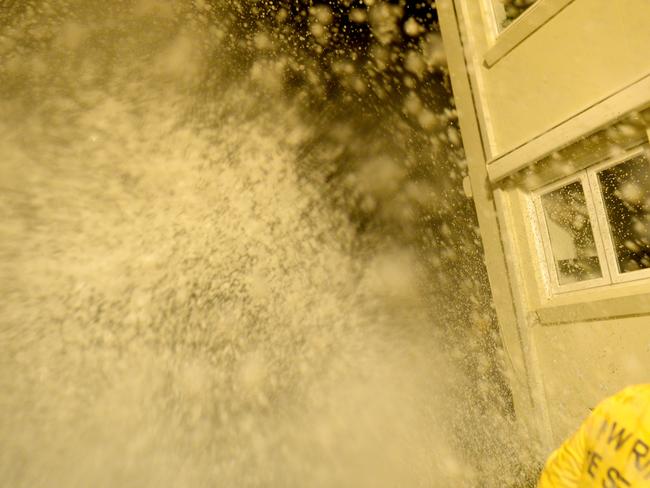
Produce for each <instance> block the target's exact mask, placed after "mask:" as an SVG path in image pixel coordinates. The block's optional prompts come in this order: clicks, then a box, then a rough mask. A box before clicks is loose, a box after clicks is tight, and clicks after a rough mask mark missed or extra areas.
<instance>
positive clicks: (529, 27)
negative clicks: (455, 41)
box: [485, 0, 573, 68]
mask: <svg viewBox="0 0 650 488" xmlns="http://www.w3.org/2000/svg"><path fill="white" fill-rule="evenodd" d="M572 1H573V0H537V2H535V3H534V4H533V5H532V6H531V7H530V8H528V10H526V12H524V13H523V14H522V15H521V16H520V17H519V18H517V19H515V20H514V21H513V22H512V24H510V25H509V26H508V27H506V28H505V29H504V30H503V32H501V33H500V34H499V36H498V37H497V38H496V40H495V42H494V45H493V46H492V47H491V48H490V49H488V51H487V52H486V53H485V65H486V66H487V67H488V68H490V67H492V66H494V65H495V64H496V63H497V61H499V60H500V59H501V58H503V57H504V56H505V55H506V54H508V53H509V52H510V51H512V50H513V49H514V48H515V47H517V45H519V44H520V43H522V42H523V41H524V40H525V39H526V38H527V37H529V36H530V35H531V34H533V32H535V31H536V30H537V29H539V28H540V27H541V26H542V25H544V24H545V23H546V22H548V21H549V20H550V19H551V18H553V17H554V16H555V15H557V14H558V12H560V10H562V9H563V8H564V7H566V6H567V5H569V4H570V3H571V2H572Z"/></svg>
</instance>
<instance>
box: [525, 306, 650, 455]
mask: <svg viewBox="0 0 650 488" xmlns="http://www.w3.org/2000/svg"><path fill="white" fill-rule="evenodd" d="M534 336H535V342H536V346H537V353H538V361H539V366H540V370H541V372H542V373H541V374H542V376H543V382H544V391H545V395H546V401H547V405H548V409H549V413H550V417H551V426H552V430H553V437H554V440H555V443H556V445H559V443H560V442H561V441H562V440H563V439H565V438H566V437H567V436H568V435H569V434H570V433H571V432H572V431H574V430H575V429H576V428H577V426H578V425H579V424H580V422H581V420H582V419H584V418H585V417H586V416H587V415H589V412H590V410H589V409H590V408H593V407H594V406H595V405H597V404H598V402H599V401H600V400H602V399H603V398H605V397H607V396H608V395H611V394H613V393H615V392H617V391H618V390H620V389H622V388H623V387H624V386H627V385H630V384H635V383H647V382H648V381H649V375H650V316H643V317H628V318H619V319H612V320H606V321H590V322H579V323H572V324H564V325H555V326H549V325H546V326H539V327H536V328H535V334H534Z"/></svg>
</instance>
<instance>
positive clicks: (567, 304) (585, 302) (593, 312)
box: [536, 279, 650, 324]
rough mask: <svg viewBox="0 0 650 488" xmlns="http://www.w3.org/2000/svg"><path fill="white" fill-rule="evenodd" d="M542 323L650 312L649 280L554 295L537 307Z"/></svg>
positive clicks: (608, 317)
mask: <svg viewBox="0 0 650 488" xmlns="http://www.w3.org/2000/svg"><path fill="white" fill-rule="evenodd" d="M536 312H537V316H538V317H539V320H540V322H541V323H542V324H561V323H567V322H580V321H588V320H607V319H613V318H620V317H629V316H635V315H645V314H650V280H648V279H644V280H639V281H635V282H628V283H621V284H617V285H607V286H603V287H599V288H591V289H587V290H582V291H580V292H574V293H571V294H567V295H565V296H554V297H552V298H550V299H549V300H548V301H547V302H546V303H545V304H543V305H541V306H540V307H539V308H538V309H537V310H536Z"/></svg>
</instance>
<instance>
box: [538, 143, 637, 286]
mask: <svg viewBox="0 0 650 488" xmlns="http://www.w3.org/2000/svg"><path fill="white" fill-rule="evenodd" d="M640 155H645V157H646V161H647V163H648V167H649V169H650V156H649V155H650V149H649V145H648V143H647V142H642V143H640V144H639V145H637V146H635V147H632V148H630V149H628V150H626V151H624V152H623V153H622V154H620V155H618V156H615V157H613V158H608V159H607V160H605V161H602V162H600V163H596V164H593V165H591V166H588V167H586V168H584V169H581V170H579V171H576V172H575V173H573V174H570V175H568V176H565V177H564V178H561V179H559V180H557V181H554V182H552V183H549V184H546V185H542V186H540V187H538V188H537V189H535V190H533V191H531V192H529V193H528V200H529V202H530V203H531V204H532V208H533V209H534V215H535V219H534V222H533V229H534V230H535V232H536V233H537V235H538V237H539V239H540V240H541V243H542V246H541V249H540V250H541V251H543V253H540V252H538V257H539V258H541V261H542V263H541V264H542V269H543V270H544V271H545V275H546V276H547V277H548V278H549V281H548V282H547V283H545V285H546V286H545V288H546V291H547V298H551V297H554V296H560V295H564V294H567V293H570V292H576V291H581V290H589V289H594V288H602V287H608V286H612V285H616V284H622V283H631V282H638V281H641V280H647V279H648V278H650V268H646V269H640V270H636V271H633V272H628V273H624V272H621V271H619V268H618V257H617V254H616V249H615V244H614V238H613V235H612V231H611V227H610V224H609V218H608V216H607V209H606V208H605V202H604V198H603V195H602V191H601V186H600V182H599V181H598V173H599V172H601V171H603V170H605V169H607V168H611V167H614V166H616V165H619V164H622V163H624V162H626V161H629V160H632V159H634V158H636V157H638V156H640ZM576 181H579V182H580V183H581V184H582V188H583V192H584V195H585V201H586V205H587V211H588V214H589V218H590V221H591V228H592V232H593V234H594V243H595V245H596V251H597V253H598V261H599V264H600V269H601V273H602V276H601V277H600V278H592V279H590V280H584V281H578V282H573V283H568V284H564V285H561V284H560V283H559V277H558V273H557V267H556V262H555V257H554V254H553V248H552V244H551V239H550V233H549V229H548V226H547V224H546V213H545V211H544V207H543V204H542V197H543V196H544V195H546V194H548V193H550V192H553V191H555V190H557V189H559V188H562V187H564V186H567V185H570V184H571V183H574V182H576Z"/></svg>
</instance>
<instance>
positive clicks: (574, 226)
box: [542, 181, 602, 285]
mask: <svg viewBox="0 0 650 488" xmlns="http://www.w3.org/2000/svg"><path fill="white" fill-rule="evenodd" d="M542 207H543V208H544V217H545V219H546V227H547V228H548V233H549V238H550V241H551V249H552V251H553V260H554V264H555V269H556V270H557V276H558V282H559V284H560V285H565V284H567V283H574V282H576V281H585V280H590V279H593V278H600V277H601V276H602V272H601V269H600V262H599V260H598V252H597V250H596V243H595V241H594V234H593V231H592V229H591V221H590V220H589V212H588V210H587V203H586V200H585V194H584V190H583V188H582V184H581V183H580V182H579V181H576V182H574V183H570V184H568V185H566V186H563V187H562V188H558V189H557V190H555V191H552V192H549V193H547V194H545V195H543V196H542Z"/></svg>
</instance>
